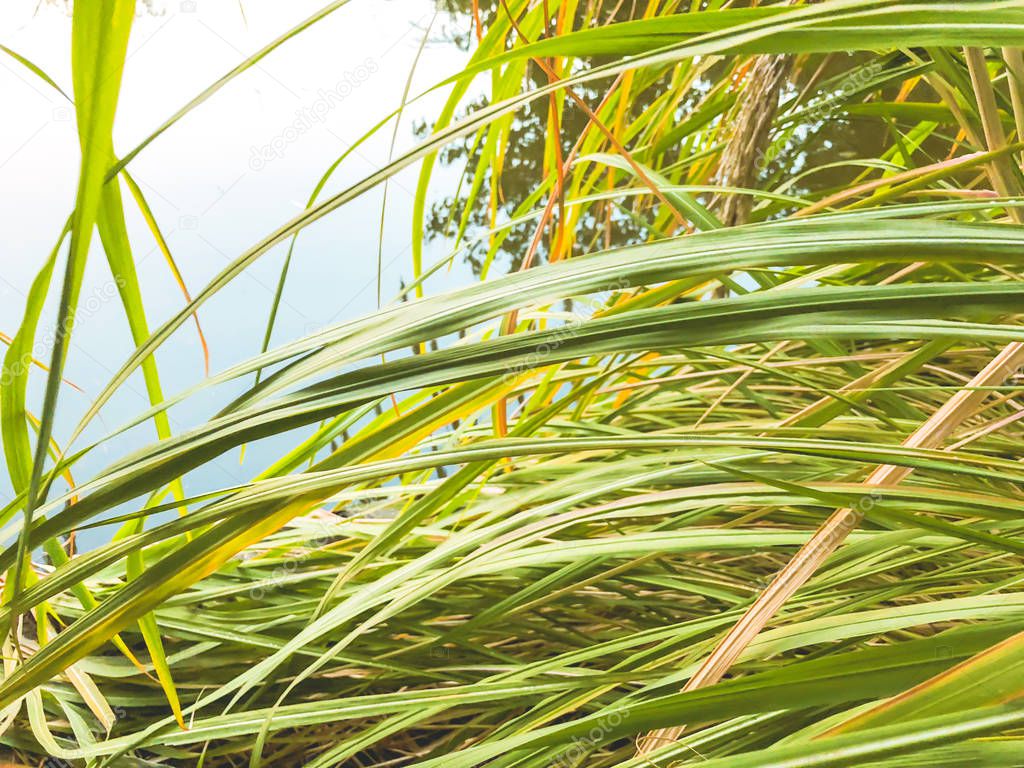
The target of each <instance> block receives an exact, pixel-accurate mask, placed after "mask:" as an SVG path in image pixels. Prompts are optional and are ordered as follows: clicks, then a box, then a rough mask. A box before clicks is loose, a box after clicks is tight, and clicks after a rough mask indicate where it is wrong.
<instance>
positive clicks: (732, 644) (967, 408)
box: [638, 342, 1024, 754]
mask: <svg viewBox="0 0 1024 768" xmlns="http://www.w3.org/2000/svg"><path fill="white" fill-rule="evenodd" d="M1022 365H1024V342H1014V343H1012V344H1009V345H1007V347H1006V348H1004V349H1003V350H1002V352H1000V353H999V354H998V355H997V356H996V357H995V358H994V359H993V360H992V362H990V363H989V364H988V365H987V366H985V368H984V370H982V371H981V372H980V373H979V374H978V375H977V376H975V377H974V378H973V379H972V380H971V381H970V383H969V384H968V385H967V386H966V387H965V388H964V389H962V390H960V391H959V392H957V394H956V395H954V396H953V397H952V398H950V399H949V400H948V401H947V402H946V403H945V404H944V405H943V406H942V407H941V408H939V410H937V411H936V412H935V413H934V414H933V415H932V417H931V418H930V419H928V421H926V422H925V423H924V424H923V425H922V426H921V427H920V428H919V429H918V430H917V431H916V432H914V434H913V435H911V436H910V437H909V438H907V440H906V441H905V442H904V443H903V444H904V445H905V446H906V447H908V448H935V447H937V446H939V445H941V444H942V443H943V442H944V441H945V440H946V438H948V437H949V436H950V435H951V434H952V433H953V431H954V430H955V429H956V428H957V427H958V426H959V425H960V424H961V422H962V421H963V419H964V418H965V417H966V416H967V415H969V414H971V413H973V412H974V410H975V409H976V408H977V407H978V406H979V405H980V404H981V403H982V402H983V401H984V400H985V399H987V398H988V397H989V396H990V395H991V392H990V391H988V390H986V389H983V388H984V387H992V386H998V385H1000V384H1002V383H1003V382H1004V381H1006V380H1007V379H1008V378H1010V377H1011V376H1012V375H1013V374H1014V373H1015V372H1016V371H1017V370H1018V369H1019V368H1020V367H1021V366H1022ZM911 472H913V469H912V468H910V467H899V466H895V465H891V464H886V465H882V466H880V467H878V468H876V469H875V470H874V471H873V472H872V473H871V475H870V476H869V477H868V478H867V480H865V481H864V485H866V486H869V487H870V486H887V485H896V484H898V483H900V482H901V481H902V480H903V479H905V478H906V477H907V476H908V475H909V474H910V473H911ZM863 516H864V510H863V509H849V508H847V509H839V510H836V511H835V512H834V513H833V514H832V515H831V516H830V517H829V518H828V520H826V521H825V523H824V524H823V525H822V526H821V527H820V528H818V530H817V531H816V532H815V534H814V536H812V537H811V539H810V540H809V541H808V542H807V543H806V544H804V546H803V547H801V548H800V551H799V552H797V553H796V555H794V556H793V559H792V560H790V561H789V562H788V563H787V564H786V566H785V567H784V568H783V569H782V570H781V571H779V573H778V574H777V575H776V577H775V579H774V580H773V581H772V582H771V583H770V584H769V585H768V586H767V587H766V588H765V589H764V591H763V592H761V594H760V595H759V596H758V598H757V599H756V600H755V601H754V604H753V605H752V606H750V608H749V609H748V610H747V612H746V613H745V614H744V615H743V617H742V618H741V619H740V620H739V621H738V622H737V623H736V624H735V625H734V626H733V627H732V628H731V629H730V630H729V632H727V633H726V635H725V637H724V638H722V640H721V642H719V644H718V646H717V647H716V648H715V650H714V651H712V652H711V654H710V655H709V656H708V657H707V659H705V661H704V663H703V664H702V665H701V666H700V668H699V669H698V670H697V672H696V673H695V674H694V675H693V677H691V678H690V680H689V682H687V684H686V686H685V687H684V689H683V690H685V691H692V690H696V689H698V688H704V687H706V686H709V685H714V684H715V683H717V682H718V681H719V680H721V679H722V677H723V676H724V675H725V673H726V672H727V671H728V670H729V668H730V667H731V666H732V665H733V664H734V663H735V662H736V660H737V659H738V658H739V656H740V654H741V653H742V652H743V650H744V649H745V648H746V647H747V646H748V645H749V644H750V643H751V641H752V640H753V639H754V638H755V637H756V636H757V635H758V633H759V632H760V631H761V630H762V629H763V628H764V626H765V625H766V624H767V623H768V622H769V621H770V620H771V618H772V617H773V616H774V615H775V613H776V612H777V611H778V610H779V608H781V607H782V606H783V605H784V604H785V603H786V601H787V600H789V598H790V597H792V596H793V594H794V593H795V592H796V591H797V590H798V589H799V588H800V587H801V586H803V585H804V584H805V583H806V582H807V580H808V579H810V578H811V576H813V575H814V573H815V572H816V571H817V570H818V568H819V567H820V566H821V564H822V563H824V562H825V560H826V559H827V558H828V557H829V555H831V554H832V553H833V552H835V551H836V549H838V548H839V546H840V545H841V544H842V543H843V541H844V540H845V539H846V537H847V536H848V535H849V534H850V532H851V531H853V530H854V528H856V527H857V525H859V523H860V521H861V520H862V519H863ZM685 728H686V726H685V725H679V726H674V727H672V728H663V729H661V730H658V731H652V732H651V733H648V734H647V735H646V736H644V737H643V738H642V739H641V740H640V742H639V744H638V751H639V753H640V754H649V753H651V752H653V751H654V750H656V749H658V748H659V747H661V746H662V745H664V744H667V743H669V742H674V741H676V740H677V739H678V738H679V736H680V735H681V734H682V732H683V730H684V729H685Z"/></svg>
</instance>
